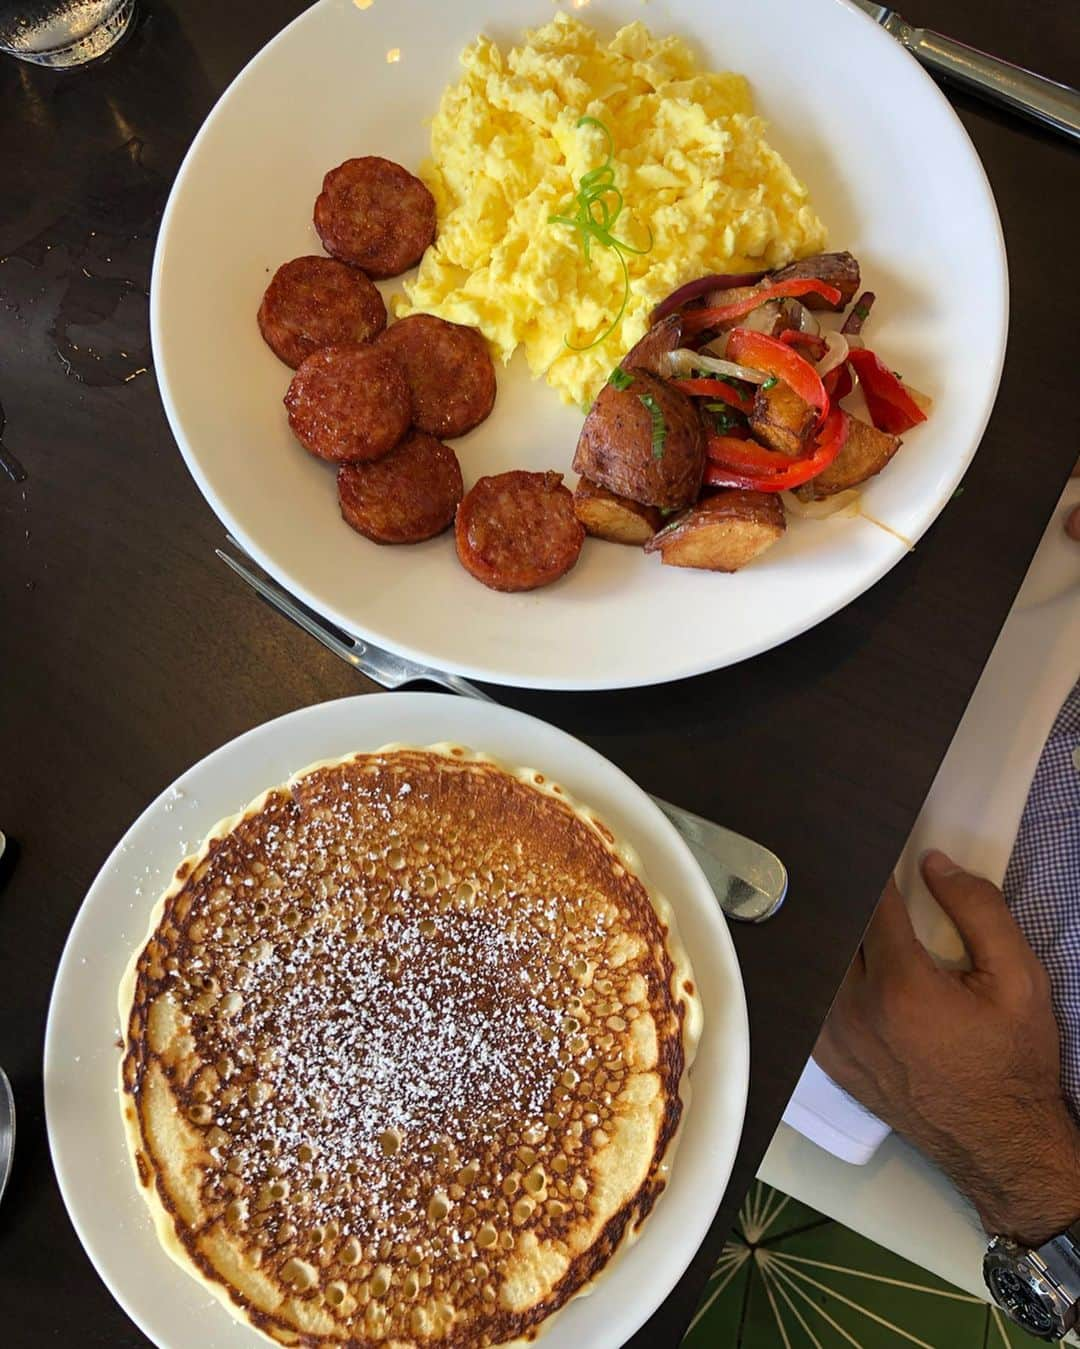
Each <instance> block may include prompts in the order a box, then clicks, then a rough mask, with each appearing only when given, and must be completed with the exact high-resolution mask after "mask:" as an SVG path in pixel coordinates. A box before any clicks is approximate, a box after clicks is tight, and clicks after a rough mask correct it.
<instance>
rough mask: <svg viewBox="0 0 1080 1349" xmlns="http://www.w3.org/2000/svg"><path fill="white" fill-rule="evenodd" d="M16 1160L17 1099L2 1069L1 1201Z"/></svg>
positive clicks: (0, 1096)
mask: <svg viewBox="0 0 1080 1349" xmlns="http://www.w3.org/2000/svg"><path fill="white" fill-rule="evenodd" d="M14 1159H15V1097H14V1095H13V1094H12V1091H11V1083H10V1082H9V1081H8V1078H7V1073H5V1072H4V1070H3V1068H0V1199H3V1197H4V1189H5V1187H6V1186H7V1183H8V1177H9V1176H10V1175H11V1163H12V1162H13V1161H14Z"/></svg>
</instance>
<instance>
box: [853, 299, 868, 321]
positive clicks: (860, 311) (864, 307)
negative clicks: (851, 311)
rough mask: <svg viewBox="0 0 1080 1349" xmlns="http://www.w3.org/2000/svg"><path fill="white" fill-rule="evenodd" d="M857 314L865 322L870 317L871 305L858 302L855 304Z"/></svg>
mask: <svg viewBox="0 0 1080 1349" xmlns="http://www.w3.org/2000/svg"><path fill="white" fill-rule="evenodd" d="M855 316H856V317H857V318H860V319H862V320H863V322H864V323H865V322H866V320H867V319H868V318H869V317H870V306H869V305H868V304H857V305H856V306H855Z"/></svg>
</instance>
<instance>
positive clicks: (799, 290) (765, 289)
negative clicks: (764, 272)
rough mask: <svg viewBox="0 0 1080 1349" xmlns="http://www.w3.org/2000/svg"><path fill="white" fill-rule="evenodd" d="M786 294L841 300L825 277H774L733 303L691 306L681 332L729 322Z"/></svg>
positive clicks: (698, 330) (685, 316) (685, 315)
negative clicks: (823, 279)
mask: <svg viewBox="0 0 1080 1349" xmlns="http://www.w3.org/2000/svg"><path fill="white" fill-rule="evenodd" d="M789 295H792V296H798V295H821V296H823V297H824V298H825V299H826V300H828V302H829V303H830V304H839V303H840V292H839V291H838V290H837V289H836V287H835V286H830V285H829V283H828V282H827V281H819V280H818V279H817V277H814V276H793V277H791V279H790V280H788V281H775V282H773V284H772V285H771V286H761V287H759V289H757V290H755V291H754V293H753V295H746V296H744V297H743V298H742V299H741V300H735V301H734V302H733V303H732V304H721V305H713V306H711V307H710V308H708V309H691V310H690V311H689V312H688V313H686V314H684V315H683V332H684V333H689V334H693V333H700V332H702V331H703V330H704V329H705V328H715V327H716V325H717V324H718V323H730V322H731V320H732V319H741V318H742V316H743V315H744V314H749V312H750V311H751V309H756V308H757V307H758V305H761V304H767V303H768V302H769V300H782V299H786V298H787V297H788V296H789Z"/></svg>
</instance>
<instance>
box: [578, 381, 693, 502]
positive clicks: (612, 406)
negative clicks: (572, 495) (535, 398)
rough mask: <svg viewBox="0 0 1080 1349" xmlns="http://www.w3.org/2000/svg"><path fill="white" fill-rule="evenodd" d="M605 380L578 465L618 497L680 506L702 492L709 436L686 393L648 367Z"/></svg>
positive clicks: (582, 442) (581, 440) (580, 442)
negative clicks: (617, 381)
mask: <svg viewBox="0 0 1080 1349" xmlns="http://www.w3.org/2000/svg"><path fill="white" fill-rule="evenodd" d="M626 373H627V375H628V376H629V379H630V382H629V383H628V384H626V386H625V387H624V388H616V387H615V385H614V384H605V385H604V387H603V388H602V389H601V390H600V393H599V395H598V396H597V399H596V402H595V403H594V404H593V405H592V410H591V412H590V413H589V415H588V416H587V417H586V418H585V425H584V426H583V427H582V428H581V436H580V438H579V440H578V444H577V451H576V453H575V455H574V469H575V470H576V471H577V472H578V473H580V474H581V476H582V477H583V478H590V479H591V480H592V481H593V482H598V483H599V484H600V486H601V487H606V488H607V489H608V491H609V492H614V493H615V494H616V495H617V496H621V497H629V498H630V500H631V501H640V502H641V504H642V505H644V506H659V507H660V508H661V509H666V510H678V509H680V508H681V507H683V506H689V505H690V503H691V502H692V501H694V500H696V499H697V494H698V492H699V491H700V490H701V478H702V474H703V473H704V472H705V435H704V432H703V430H702V426H701V418H700V417H699V416H698V411H697V408H696V407H695V406H694V404H693V403H692V402H691V401H690V399H689V398H687V396H686V395H685V394H684V393H681V392H680V391H679V390H678V389H674V388H672V386H671V385H670V384H669V383H668V382H667V380H663V379H658V378H657V376H656V375H651V374H649V372H648V371H647V370H632V371H627V372H626Z"/></svg>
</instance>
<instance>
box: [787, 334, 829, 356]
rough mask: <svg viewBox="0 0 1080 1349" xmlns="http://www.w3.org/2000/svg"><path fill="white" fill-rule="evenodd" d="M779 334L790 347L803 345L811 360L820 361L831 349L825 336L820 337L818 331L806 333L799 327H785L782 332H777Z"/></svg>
mask: <svg viewBox="0 0 1080 1349" xmlns="http://www.w3.org/2000/svg"><path fill="white" fill-rule="evenodd" d="M777 336H778V337H779V339H780V341H781V342H785V343H786V344H787V345H788V346H789V347H803V348H804V349H805V351H806V358H807V360H809V361H815V362H816V361H820V360H821V358H822V357H823V356H824V355H825V353H826V352H827V351H828V350H829V344H828V342H826V341H825V339H824V338H823V337H818V335H817V333H804V332H800V331H799V329H798V328H785V329H784V331H783V332H782V333H777Z"/></svg>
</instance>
